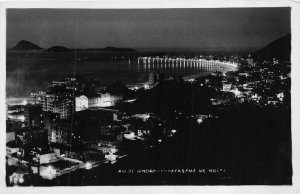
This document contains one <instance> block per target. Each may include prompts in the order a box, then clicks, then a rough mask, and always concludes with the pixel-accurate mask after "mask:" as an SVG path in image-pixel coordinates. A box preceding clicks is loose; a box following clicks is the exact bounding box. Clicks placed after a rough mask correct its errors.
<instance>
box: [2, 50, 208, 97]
mask: <svg viewBox="0 0 300 194" xmlns="http://www.w3.org/2000/svg"><path fill="white" fill-rule="evenodd" d="M156 54H161V55H162V53H153V52H152V53H149V52H144V51H142V52H137V51H136V52H103V51H78V52H76V53H75V52H74V51H72V52H64V53H47V52H42V51H36V52H34V51H26V52H20V51H8V52H7V57H6V97H7V98H12V97H27V96H28V95H29V94H30V92H32V91H35V90H43V89H46V88H47V87H48V84H49V83H50V82H51V81H52V80H62V79H64V78H65V77H66V76H68V75H73V74H74V73H76V74H79V75H82V76H84V77H91V78H95V79H98V80H99V81H100V86H107V85H110V84H112V83H113V82H115V81H117V80H121V81H123V82H124V83H125V84H134V83H140V82H146V81H148V79H149V72H152V71H156V72H160V73H164V74H165V77H166V78H167V77H169V76H173V75H183V76H186V75H193V74H199V73H201V72H205V71H207V70H205V69H200V68H192V67H185V68H183V67H171V66H170V67H164V68H153V66H152V67H149V66H146V65H144V64H142V63H141V62H140V63H139V64H138V61H137V56H149V55H153V56H154V55H156ZM163 54H165V53H163ZM193 54H195V53H193ZM188 55H191V54H190V53H187V54H185V56H188Z"/></svg>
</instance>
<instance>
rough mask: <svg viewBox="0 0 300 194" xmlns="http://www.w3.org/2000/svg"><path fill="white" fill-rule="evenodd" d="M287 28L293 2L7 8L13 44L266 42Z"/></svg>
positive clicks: (139, 45)
mask: <svg viewBox="0 0 300 194" xmlns="http://www.w3.org/2000/svg"><path fill="white" fill-rule="evenodd" d="M76 31H77V33H76ZM287 33H290V8H219V9H218V8H202V9H198V8H193V9H110V10H109V9H106V10H104V9H97V10H96V9H93V10H88V9H81V10H75V9H69V10H66V9H8V11H7V47H8V48H10V47H12V46H13V45H15V44H16V43H17V42H18V41H20V40H28V41H32V42H33V43H35V44H37V45H39V46H41V47H43V48H48V47H51V46H54V45H60V46H66V47H69V48H75V47H77V48H103V47H106V46H115V47H128V48H212V49H220V48H234V49H236V48H241V49H242V48H261V47H263V46H265V45H266V44H268V43H269V42H271V41H273V40H275V39H277V38H279V37H282V36H284V35H286V34H287ZM76 40H77V41H76Z"/></svg>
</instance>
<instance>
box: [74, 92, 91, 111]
mask: <svg viewBox="0 0 300 194" xmlns="http://www.w3.org/2000/svg"><path fill="white" fill-rule="evenodd" d="M88 107H89V100H88V98H87V97H86V96H84V95H82V96H78V97H75V111H81V110H84V109H87V108H88Z"/></svg>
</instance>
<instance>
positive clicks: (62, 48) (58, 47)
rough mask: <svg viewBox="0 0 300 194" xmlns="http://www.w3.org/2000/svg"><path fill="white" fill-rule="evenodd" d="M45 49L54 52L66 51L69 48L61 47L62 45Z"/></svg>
mask: <svg viewBox="0 0 300 194" xmlns="http://www.w3.org/2000/svg"><path fill="white" fill-rule="evenodd" d="M45 51H46V52H53V53H56V52H68V51H71V50H70V49H68V48H66V47H63V46H53V47H50V48H48V49H47V50H45Z"/></svg>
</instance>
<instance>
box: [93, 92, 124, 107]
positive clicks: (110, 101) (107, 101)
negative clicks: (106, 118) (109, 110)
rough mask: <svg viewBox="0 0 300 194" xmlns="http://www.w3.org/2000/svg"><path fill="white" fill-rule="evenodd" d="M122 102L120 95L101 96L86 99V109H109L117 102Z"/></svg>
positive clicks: (107, 94) (105, 94)
mask: <svg viewBox="0 0 300 194" xmlns="http://www.w3.org/2000/svg"><path fill="white" fill-rule="evenodd" d="M121 100H123V96H121V95H111V94H109V93H104V94H101V96H100V97H93V98H89V99H88V107H109V106H114V105H115V104H116V103H117V102H119V101H121Z"/></svg>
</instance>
